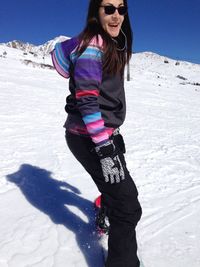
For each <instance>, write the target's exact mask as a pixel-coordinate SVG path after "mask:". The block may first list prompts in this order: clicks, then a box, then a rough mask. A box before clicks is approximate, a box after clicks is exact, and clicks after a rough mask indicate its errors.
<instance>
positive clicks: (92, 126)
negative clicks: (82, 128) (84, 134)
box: [86, 120, 104, 133]
mask: <svg viewBox="0 0 200 267" xmlns="http://www.w3.org/2000/svg"><path fill="white" fill-rule="evenodd" d="M86 127H87V130H88V132H89V133H95V132H96V131H97V130H98V129H99V130H100V129H103V128H104V121H103V120H98V121H95V122H91V123H88V124H87V125H86Z"/></svg>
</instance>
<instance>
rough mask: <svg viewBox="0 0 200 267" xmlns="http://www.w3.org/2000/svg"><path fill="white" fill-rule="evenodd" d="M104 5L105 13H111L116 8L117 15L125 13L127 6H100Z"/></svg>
mask: <svg viewBox="0 0 200 267" xmlns="http://www.w3.org/2000/svg"><path fill="white" fill-rule="evenodd" d="M100 7H104V12H105V14H106V15H112V14H114V13H115V11H116V9H117V11H118V13H119V15H121V16H124V15H125V14H126V13H127V7H126V6H120V7H115V6H112V5H110V6H100Z"/></svg>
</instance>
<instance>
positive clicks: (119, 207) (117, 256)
mask: <svg viewBox="0 0 200 267" xmlns="http://www.w3.org/2000/svg"><path fill="white" fill-rule="evenodd" d="M111 138H112V139H113V142H114V144H115V147H116V149H117V152H118V155H119V157H120V160H121V162H122V165H123V168H124V172H125V179H124V180H122V181H121V182H120V183H115V184H110V183H106V182H105V180H104V176H103V173H102V169H101V164H100V160H99V158H98V156H97V155H96V153H94V144H93V142H92V140H91V139H90V138H88V137H83V136H79V135H75V134H72V133H70V132H66V141H67V144H68V147H69V149H70V150H71V152H72V153H73V155H74V156H75V157H76V159H77V160H78V161H79V162H80V163H81V164H82V166H83V167H84V168H85V170H86V171H87V172H88V173H89V174H90V176H91V177H92V179H93V180H94V182H95V184H96V186H97V187H98V190H99V191H100V192H101V194H102V205H103V206H105V207H106V211H107V216H108V218H109V223H110V229H109V238H108V257H107V260H106V265H105V267H139V266H140V262H139V259H138V257H137V241H136V232H135V227H136V225H137V223H138V221H139V220H140V217H141V214H142V210H141V206H140V203H139V201H138V191H137V188H136V186H135V183H134V182H133V179H132V178H131V176H130V174H129V172H128V170H127V167H126V162H125V158H124V153H125V146H124V142H123V138H122V136H121V134H117V135H115V136H112V137H111Z"/></svg>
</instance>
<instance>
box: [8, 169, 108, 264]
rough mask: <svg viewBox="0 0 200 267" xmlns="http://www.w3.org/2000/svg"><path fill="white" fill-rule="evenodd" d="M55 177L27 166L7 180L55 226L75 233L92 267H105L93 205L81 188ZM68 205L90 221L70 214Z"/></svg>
mask: <svg viewBox="0 0 200 267" xmlns="http://www.w3.org/2000/svg"><path fill="white" fill-rule="evenodd" d="M51 174H52V173H51V172H50V171H47V170H45V169H41V168H39V167H36V166H32V165H29V164H23V165H21V166H20V169H19V170H18V171H17V172H15V173H12V174H9V175H7V180H8V181H9V182H12V183H15V184H16V185H17V186H18V187H19V188H20V190H21V191H22V193H23V194H24V196H25V197H26V199H27V200H28V201H29V202H30V203H31V204H32V205H33V206H34V207H36V208H37V209H39V210H41V211H42V212H44V213H45V214H47V215H48V216H49V217H50V218H51V220H52V221H53V222H54V223H56V224H62V225H64V226H65V227H66V228H67V229H69V230H70V231H72V232H73V233H74V234H75V236H76V241H77V244H78V246H79V249H80V250H81V251H82V253H83V255H84V257H85V260H86V262H87V264H88V266H89V267H94V266H95V267H102V266H103V254H102V248H101V245H100V244H99V242H98V235H97V232H96V229H95V211H94V206H93V203H92V202H91V201H88V200H87V199H85V198H83V197H81V196H80V194H81V192H80V191H79V190H78V189H77V188H75V187H73V186H71V185H70V184H68V183H66V182H62V181H58V180H55V179H53V178H52V177H51ZM67 206H74V207H76V208H78V209H79V210H80V211H81V212H82V213H83V214H84V215H85V216H86V217H87V220H88V222H85V220H82V219H81V218H80V217H79V216H77V215H76V214H75V213H73V212H72V211H70V209H68V207H67ZM66 246H67V243H66ZM72 253H73V252H72ZM80 266H81V263H80Z"/></svg>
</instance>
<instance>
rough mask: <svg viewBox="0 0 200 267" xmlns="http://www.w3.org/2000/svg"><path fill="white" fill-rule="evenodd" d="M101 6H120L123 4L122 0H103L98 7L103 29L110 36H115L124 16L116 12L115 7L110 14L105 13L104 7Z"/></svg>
mask: <svg viewBox="0 0 200 267" xmlns="http://www.w3.org/2000/svg"><path fill="white" fill-rule="evenodd" d="M102 6H114V7H117V8H118V7H120V6H124V1H123V0H103V1H102V2H101V7H99V19H100V23H101V26H102V27H103V29H104V30H105V31H106V32H107V33H108V34H109V35H110V36H111V37H117V36H118V35H119V32H120V29H121V26H122V23H123V21H124V16H123V15H120V14H119V13H118V10H117V9H116V10H115V12H114V13H113V14H111V15H107V14H106V13H105V10H104V7H102Z"/></svg>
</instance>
